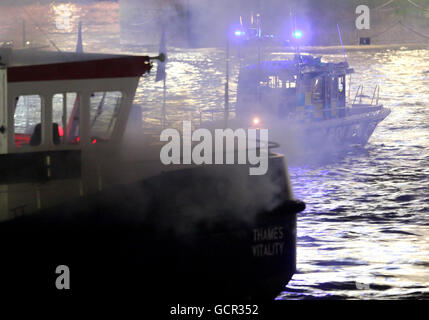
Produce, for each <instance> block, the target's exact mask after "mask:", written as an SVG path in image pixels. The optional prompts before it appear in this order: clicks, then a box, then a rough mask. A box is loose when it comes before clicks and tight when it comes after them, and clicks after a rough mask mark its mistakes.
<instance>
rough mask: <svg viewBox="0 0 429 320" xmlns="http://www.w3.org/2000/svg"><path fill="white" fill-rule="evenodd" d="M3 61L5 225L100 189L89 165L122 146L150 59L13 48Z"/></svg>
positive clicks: (1, 52) (0, 187)
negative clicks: (94, 155)
mask: <svg viewBox="0 0 429 320" xmlns="http://www.w3.org/2000/svg"><path fill="white" fill-rule="evenodd" d="M0 57H1V60H0V171H1V178H0V220H4V219H9V218H13V217H14V216H16V215H20V214H26V213H29V212H33V211H35V210H37V209H41V208H45V207H49V206H52V205H55V204H57V203H61V202H63V201H66V200H70V199H73V197H74V196H76V197H77V196H81V195H84V194H86V193H89V192H91V191H94V190H95V191H96V190H97V189H100V181H98V182H97V179H96V177H95V178H94V173H93V172H92V171H94V170H95V171H96V170H97V168H96V167H94V165H92V164H89V163H90V161H85V157H89V156H90V155H91V154H92V152H91V150H96V151H97V152H93V153H98V154H99V156H100V155H101V156H102V155H103V153H102V152H101V153H100V152H99V151H100V150H101V151H102V150H103V149H110V150H112V149H113V150H114V148H115V146H118V145H120V142H121V139H122V137H123V134H124V131H125V128H126V125H127V120H128V116H129V112H130V109H131V107H132V103H133V100H134V95H135V91H136V89H137V86H138V82H139V78H140V76H141V75H143V74H144V73H146V72H149V71H150V69H151V67H152V64H151V62H150V58H149V57H147V56H126V55H106V54H90V53H65V52H43V51H38V50H29V49H26V50H12V49H11V48H1V49H0ZM84 162H86V163H84ZM95 176H97V175H95ZM85 179H86V181H85Z"/></svg>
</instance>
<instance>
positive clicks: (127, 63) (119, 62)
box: [7, 56, 152, 82]
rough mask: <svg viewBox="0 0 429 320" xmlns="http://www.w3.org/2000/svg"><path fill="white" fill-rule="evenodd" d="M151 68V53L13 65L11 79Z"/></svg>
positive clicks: (127, 73) (124, 73)
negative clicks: (77, 60) (89, 59)
mask: <svg viewBox="0 0 429 320" xmlns="http://www.w3.org/2000/svg"><path fill="white" fill-rule="evenodd" d="M151 68H152V65H151V63H150V60H149V57H148V56H130V57H119V58H109V59H102V60H91V61H79V62H66V63H53V64H43V65H32V66H20V67H11V68H8V70H7V77H8V82H30V81H31V82H34V81H55V80H83V79H102V78H127V77H140V76H141V75H142V74H144V73H146V72H149V71H150V69H151Z"/></svg>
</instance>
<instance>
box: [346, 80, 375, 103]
mask: <svg viewBox="0 0 429 320" xmlns="http://www.w3.org/2000/svg"><path fill="white" fill-rule="evenodd" d="M363 88H364V87H363V84H361V85H359V87H358V88H357V90H356V95H355V97H354V99H353V103H352V105H355V104H356V100H357V99H358V98H359V103H358V104H359V105H361V104H363V103H362V99H363V98H368V99H369V98H371V97H370V96H367V95H365V94H363ZM379 98H380V86H379V85H378V84H377V85H376V86H375V88H374V92H373V94H372V98H371V103H369V105H371V106H372V105H376V106H377V105H378V100H379ZM374 100H375V104H373V103H374Z"/></svg>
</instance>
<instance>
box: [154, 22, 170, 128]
mask: <svg viewBox="0 0 429 320" xmlns="http://www.w3.org/2000/svg"><path fill="white" fill-rule="evenodd" d="M156 59H157V60H158V62H157V64H158V68H157V70H156V78H155V82H157V81H161V80H162V81H163V99H162V110H161V116H162V119H161V122H162V123H161V125H162V128H163V129H164V128H165V123H166V110H165V105H166V96H167V82H166V81H167V73H166V72H165V67H166V64H167V46H166V42H165V25H164V26H163V27H162V32H161V40H160V42H159V55H158V57H156Z"/></svg>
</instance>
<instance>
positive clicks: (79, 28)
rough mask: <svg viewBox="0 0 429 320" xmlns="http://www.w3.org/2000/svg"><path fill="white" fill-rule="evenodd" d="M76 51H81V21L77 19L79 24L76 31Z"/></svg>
mask: <svg viewBox="0 0 429 320" xmlns="http://www.w3.org/2000/svg"><path fill="white" fill-rule="evenodd" d="M76 53H83V42H82V21H79V26H78V31H77V44H76Z"/></svg>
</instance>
